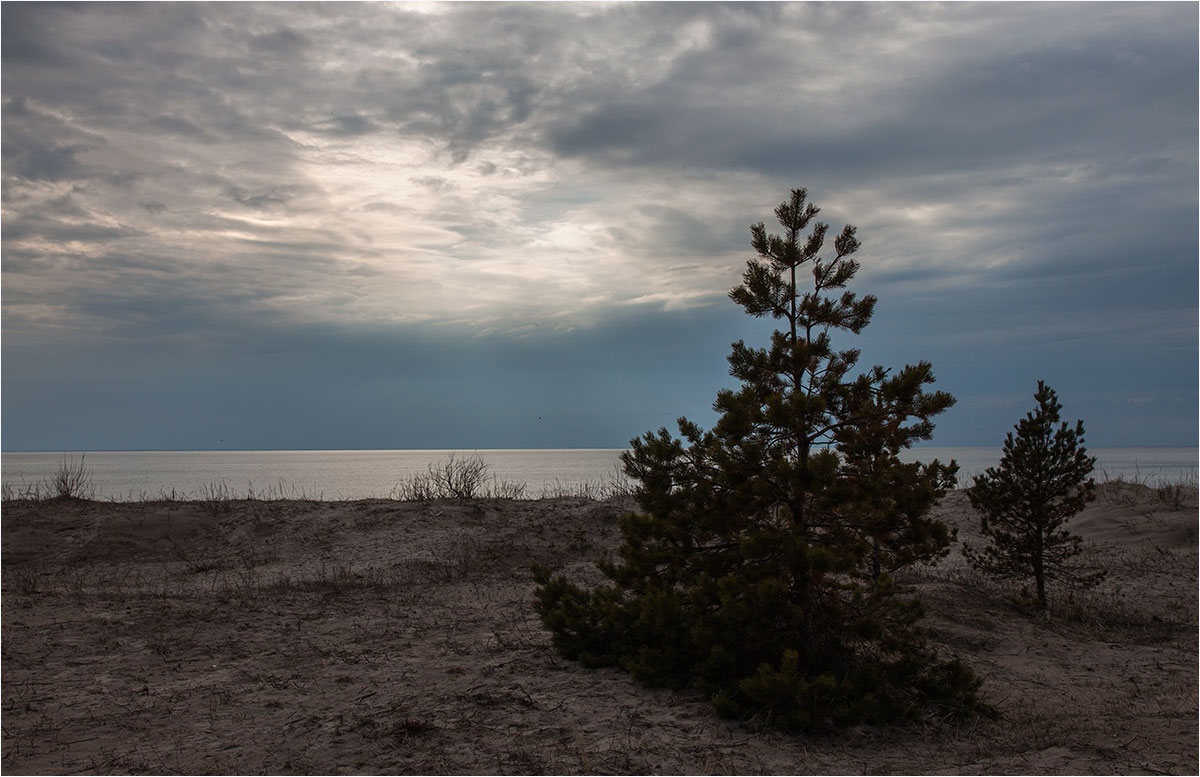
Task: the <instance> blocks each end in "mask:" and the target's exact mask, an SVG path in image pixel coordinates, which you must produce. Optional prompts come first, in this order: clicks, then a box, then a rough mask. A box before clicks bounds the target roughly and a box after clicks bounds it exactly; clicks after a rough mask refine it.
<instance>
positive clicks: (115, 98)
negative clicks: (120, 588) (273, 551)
mask: <svg viewBox="0 0 1200 777" xmlns="http://www.w3.org/2000/svg"><path fill="white" fill-rule="evenodd" d="M0 12H2V14H3V20H2V25H0V31H2V35H3V43H2V47H0V58H2V69H0V78H2V82H3V106H2V109H0V110H2V113H0V119H2V124H3V128H2V152H3V171H2V184H3V188H2V227H0V233H2V234H0V238H2V245H0V276H2V284H0V310H2V320H0V337H2V346H0V362H2V363H0V384H2V385H0V445H2V447H3V449H4V450H6V451H18V450H50V451H96V450H181V449H356V448H383V449H391V448H416V449H425V448H436V449H460V450H465V449H488V448H575V447H581V448H582V447H597V448H619V447H624V446H625V445H627V444H628V441H629V440H630V439H631V438H633V437H636V436H639V435H641V434H642V433H644V432H646V431H649V430H653V429H657V428H659V427H661V426H668V427H670V428H674V420H675V419H676V418H678V417H679V416H681V415H686V416H688V417H689V418H691V419H693V420H694V421H697V422H698V423H700V424H701V425H703V426H711V425H712V424H713V423H714V422H715V420H716V415H715V413H714V412H713V410H712V402H713V399H714V398H715V394H716V392H717V391H718V390H719V389H721V388H723V387H733V386H735V385H736V381H735V380H734V379H733V378H731V377H730V376H729V375H728V364H727V363H726V361H725V357H726V356H727V355H728V353H729V350H730V344H731V343H732V342H734V341H736V340H739V339H744V340H746V342H747V343H748V344H751V345H755V344H762V345H765V344H766V342H767V338H768V336H769V332H770V330H771V328H772V324H773V322H771V321H770V320H769V319H768V320H766V321H763V320H757V319H753V318H750V317H748V316H746V315H745V314H744V313H743V312H742V311H741V309H740V308H738V307H737V306H736V305H734V303H732V302H731V301H730V300H729V299H728V296H727V295H728V291H729V290H730V289H731V288H733V287H734V286H736V285H737V284H738V283H739V282H740V277H741V273H742V271H743V270H744V269H745V263H746V261H747V260H748V259H750V258H751V257H752V256H753V251H752V250H751V248H750V244H749V239H750V232H749V227H750V225H751V224H754V223H756V222H759V221H765V222H767V224H768V227H770V226H771V225H772V219H773V216H772V211H773V209H774V207H775V206H776V205H778V204H779V203H780V202H781V201H783V200H784V199H786V197H787V196H788V193H789V191H790V190H791V189H793V188H800V187H803V188H806V189H807V190H808V192H809V199H810V200H811V201H812V202H815V203H816V204H817V205H819V206H820V207H821V209H822V210H821V216H820V218H821V219H822V220H824V221H826V222H828V223H829V224H830V225H831V229H832V230H833V232H834V233H835V234H836V233H837V232H838V231H840V230H841V227H842V226H843V225H844V224H847V223H851V224H854V225H855V226H856V227H857V228H858V237H859V239H860V240H861V241H862V244H863V245H862V248H861V249H860V250H859V252H858V254H857V255H856V258H858V259H859V260H860V261H861V264H862V269H861V270H860V272H859V274H858V277H857V278H856V279H855V280H854V282H853V284H852V290H854V291H856V292H857V293H859V294H874V295H876V296H877V297H878V298H879V302H878V305H877V306H876V310H875V316H874V319H873V321H872V324H871V326H869V327H868V328H867V329H866V330H864V332H863V333H862V334H861V335H859V336H854V335H849V334H846V335H843V336H841V337H836V338H835V341H834V344H835V346H837V347H845V348H849V347H857V348H861V349H862V353H863V355H862V361H861V363H860V364H861V366H862V368H863V369H864V370H865V369H867V368H869V367H870V366H871V365H874V364H881V365H884V366H887V367H892V368H900V367H902V366H903V365H905V364H910V363H915V362H917V361H920V360H927V361H930V362H932V364H933V369H934V374H935V375H936V376H937V379H938V382H937V384H936V388H938V389H941V390H944V391H948V392H950V393H952V394H953V395H954V396H956V397H957V399H958V402H957V404H956V405H955V406H954V407H953V408H952V409H951V410H949V411H947V412H946V413H945V414H943V415H942V416H940V417H939V418H938V424H937V429H936V431H935V433H934V437H933V440H932V441H931V443H929V444H933V445H943V446H967V445H992V446H999V445H1000V444H1001V442H1002V441H1003V438H1004V435H1005V434H1006V433H1007V432H1008V431H1009V430H1010V429H1011V428H1012V426H1013V424H1014V423H1016V421H1018V420H1019V419H1020V418H1021V417H1022V416H1023V415H1024V414H1025V413H1026V412H1027V411H1029V410H1031V409H1032V408H1033V406H1034V404H1035V402H1034V400H1033V393H1034V391H1035V390H1036V387H1037V381H1038V380H1045V381H1046V382H1048V383H1049V384H1050V385H1051V386H1052V387H1053V388H1054V389H1055V390H1056V391H1057V392H1058V394H1059V398H1060V400H1061V401H1062V403H1063V406H1064V410H1063V414H1064V417H1065V418H1066V419H1067V420H1071V421H1073V420H1074V419H1075V418H1082V419H1083V420H1084V422H1085V427H1086V430H1087V437H1086V439H1087V442H1088V443H1089V444H1090V445H1092V446H1102V447H1106V446H1122V445H1173V446H1195V445H1196V444H1197V429H1198V416H1197V403H1198V395H1197V385H1198V380H1197V376H1198V362H1197V353H1198V334H1197V316H1198V313H1197V310H1198V308H1197V299H1198V294H1197V291H1198V278H1197V256H1198V240H1197V235H1198V218H1197V213H1198V203H1197V192H1198V188H1200V182H1198V178H1197V169H1198V168H1197V147H1198V129H1197V116H1198V105H1197V93H1198V83H1197V68H1198V62H1197V37H1198V25H1197V6H1196V4H1194V3H1144V4H1123V3H1099V4H1090V3H1067V4H1050V3H1046V4H1041V3H1037V4H1009V3H984V4H965V3H964V4H959V3H953V4H948V5H935V4H926V3H915V4H908V3H905V4H889V3H870V4H857V3H833V4H808V3H796V4H791V3H772V4H763V5H759V4H740V3H739V4H723V3H701V4H690V3H666V4H610V3H517V4H506V3H482V4H475V3H370V4H366V3H363V4H360V3H333V4H290V3H267V4H257V3H228V4H215V5H208V4H193V3H179V4H175V3H141V4H128V5H125V4H105V3H79V4H64V5H56V4H50V3H13V2H6V3H4V4H3V6H0Z"/></svg>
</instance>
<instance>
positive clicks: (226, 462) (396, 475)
mask: <svg viewBox="0 0 1200 777" xmlns="http://www.w3.org/2000/svg"><path fill="white" fill-rule="evenodd" d="M1088 452H1089V453H1090V454H1091V455H1093V456H1095V457H1097V459H1098V463H1097V465H1096V470H1095V477H1096V480H1097V482H1104V481H1105V480H1106V479H1108V480H1113V479H1116V478H1117V477H1122V478H1124V479H1125V480H1127V481H1133V480H1136V481H1137V482H1146V483H1148V484H1150V485H1153V484H1155V483H1156V482H1159V481H1166V482H1181V481H1183V482H1189V483H1195V482H1196V475H1197V451H1196V449H1194V448H1089V450H1088ZM450 453H451V452H450V451H437V450H394V451H376V450H370V451H155V452H89V453H87V455H86V456H87V457H86V464H87V468H88V469H89V470H90V471H91V474H92V481H93V483H94V485H95V489H96V498H97V499H140V498H155V497H158V496H160V495H162V494H171V493H172V491H173V492H174V493H175V495H176V496H177V497H179V498H188V497H191V498H199V497H200V496H202V495H203V493H204V492H205V490H206V489H211V488H212V486H214V485H221V486H223V487H225V488H226V489H227V490H228V492H229V493H230V494H231V495H233V496H245V495H247V493H248V492H250V491H253V492H254V493H255V494H257V495H259V496H265V497H288V498H300V497H304V498H309V499H363V498H369V497H387V496H388V495H390V494H391V493H392V490H393V489H394V488H395V487H396V486H397V484H399V483H401V482H402V481H404V480H406V479H407V478H409V477H412V476H413V475H418V474H421V473H424V472H426V468H427V467H428V465H429V464H431V463H440V462H444V461H446V459H447V457H448V456H449V455H450ZM472 453H475V452H474V451H466V452H459V453H458V455H459V456H464V455H471V454H472ZM477 453H478V454H479V455H480V456H482V457H483V459H484V461H485V462H486V463H487V464H488V467H489V475H490V476H494V477H495V478H497V479H499V480H502V481H508V482H513V483H523V484H525V485H526V487H527V495H528V496H530V497H536V496H539V495H540V494H542V493H543V492H545V491H551V492H553V491H556V490H557V491H564V490H570V489H572V488H577V487H580V486H587V485H590V486H592V487H593V488H596V487H601V486H604V485H607V484H609V483H612V482H613V481H614V480H619V479H620V472H619V470H620V455H621V451H620V450H617V449H576V450H483V451H478V452H477ZM1000 453H1001V451H1000V449H999V448H971V447H961V448H946V447H934V446H930V447H924V448H918V449H915V450H910V451H905V452H904V453H903V454H902V455H901V458H903V459H904V460H906V461H929V460H931V459H934V458H937V459H940V460H941V461H943V462H947V461H949V460H950V459H955V460H957V461H958V464H959V485H960V486H967V485H970V481H971V478H972V476H974V475H976V474H979V473H981V472H983V471H984V470H985V469H986V468H988V467H990V466H993V465H995V464H996V463H997V462H998V461H999V459H1000ZM68 455H71V454H68ZM62 457H63V454H62V453H61V452H59V453H4V454H3V455H2V456H0V478H2V479H3V482H4V483H5V484H6V485H10V486H13V487H15V488H17V489H18V490H19V489H20V488H21V487H22V486H28V485H34V484H37V483H40V482H42V481H43V480H46V479H49V478H50V477H51V476H52V474H53V473H54V471H55V470H56V469H57V467H58V465H59V462H60V461H61V460H62ZM75 460H76V461H77V460H78V458H77V456H76V459H75Z"/></svg>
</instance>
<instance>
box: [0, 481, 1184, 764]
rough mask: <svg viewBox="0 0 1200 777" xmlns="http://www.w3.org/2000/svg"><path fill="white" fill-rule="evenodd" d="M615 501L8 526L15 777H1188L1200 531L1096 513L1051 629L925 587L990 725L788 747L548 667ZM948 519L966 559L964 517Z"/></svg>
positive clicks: (89, 518)
mask: <svg viewBox="0 0 1200 777" xmlns="http://www.w3.org/2000/svg"><path fill="white" fill-rule="evenodd" d="M628 506H629V503H628V502H622V501H619V500H616V501H609V502H591V501H586V500H583V499H556V500H540V501H520V502H518V501H503V500H493V501H473V502H452V501H446V502H413V503H402V502H393V501H384V500H373V501H359V502H335V503H328V502H325V503H321V502H302V501H232V502H231V501H210V502H207V503H201V502H188V503H185V502H149V503H136V504H110V503H98V502H81V501H71V502H61V501H60V502H47V501H42V502H8V503H5V504H4V505H3V535H2V538H3V611H2V613H3V641H2V651H3V712H2V720H3V742H2V745H3V752H2V764H0V765H2V767H3V771H4V772H5V773H6V774H24V773H58V774H74V773H156V774H173V773H224V774H248V773H325V774H342V773H349V774H356V773H398V772H399V773H403V772H410V773H411V772H416V773H529V774H533V773H638V774H670V773H692V774H695V773H775V774H798V773H837V774H845V773H907V774H921V773H993V774H1003V773H1025V774H1028V773H1094V774H1109V773H1126V774H1195V773H1197V769H1198V758H1197V748H1198V740H1197V574H1196V573H1197V512H1196V503H1195V494H1194V491H1192V492H1189V493H1188V494H1187V495H1186V498H1185V499H1184V501H1183V504H1177V503H1175V502H1173V501H1172V500H1165V501H1164V499H1163V498H1162V495H1161V494H1158V493H1156V492H1153V491H1151V490H1150V489H1148V488H1145V487H1141V486H1129V485H1121V484H1114V485H1109V486H1106V487H1104V489H1103V491H1102V495H1101V498H1100V499H1099V500H1097V502H1096V503H1095V504H1094V505H1093V506H1092V507H1090V508H1089V509H1088V511H1087V512H1086V513H1084V514H1083V515H1081V516H1079V517H1078V518H1077V519H1076V520H1075V521H1074V528H1075V530H1076V531H1077V533H1079V534H1081V535H1082V536H1083V537H1084V538H1085V539H1087V540H1089V541H1090V542H1091V547H1092V550H1091V551H1090V552H1089V557H1088V559H1087V561H1088V563H1091V564H1095V565H1099V566H1104V567H1107V568H1108V569H1109V570H1110V578H1109V580H1108V582H1107V583H1105V584H1104V585H1103V586H1102V587H1101V588H1099V589H1096V590H1093V591H1091V592H1088V593H1086V594H1081V595H1076V596H1075V597H1074V601H1071V602H1067V601H1065V595H1064V597H1061V598H1060V599H1062V600H1061V601H1060V602H1059V603H1058V604H1057V606H1056V607H1055V610H1054V613H1053V617H1052V618H1051V619H1050V620H1049V622H1047V621H1045V620H1043V619H1040V618H1038V617H1035V616H1033V615H1031V614H1030V613H1028V612H1026V611H1023V610H1021V609H1019V608H1018V607H1016V606H1014V605H1013V604H1012V603H1010V601H1009V595H1010V594H1011V593H1012V592H1011V591H1010V590H1008V589H1006V588H1004V587H1002V586H1000V585H998V584H996V583H992V582H990V581H988V580H985V579H982V578H980V577H979V576H978V575H977V574H975V573H973V572H971V571H970V570H968V569H967V568H966V567H965V566H964V565H963V563H962V561H961V558H959V557H958V556H957V554H955V555H954V556H952V557H951V558H949V559H947V560H946V561H944V562H943V563H942V564H941V565H939V567H937V568H936V569H933V570H926V571H921V572H919V573H916V574H913V575H912V576H911V579H910V581H909V582H912V583H914V584H916V585H917V586H918V587H919V588H920V589H921V592H922V594H923V596H924V598H925V599H926V601H927V603H928V605H929V610H930V613H931V615H930V618H929V619H928V620H927V624H928V627H929V629H930V631H931V634H932V638H933V640H934V641H935V642H936V643H937V644H939V645H941V646H942V647H943V648H944V649H945V650H946V651H947V652H951V653H957V654H959V655H961V656H962V657H963V658H964V659H965V660H966V661H967V662H968V663H969V664H970V665H971V666H973V667H974V668H975V669H976V671H977V672H979V673H980V674H981V675H983V677H984V678H985V682H986V684H985V687H984V693H985V698H986V700H987V701H988V702H990V703H991V704H992V705H994V706H995V707H996V708H998V709H999V710H1000V712H1001V713H1002V716H1001V717H1000V718H999V719H997V720H976V721H973V722H970V723H966V724H947V723H940V722H937V721H929V722H926V723H924V724H920V725H912V726H908V727H904V728H900V729H892V730H877V729H872V728H859V729H855V730H853V731H850V732H848V733H845V734H843V735H838V736H836V737H830V736H825V737H805V738H797V737H789V736H786V735H782V734H779V733H775V732H770V731H765V732H764V731H759V730H755V729H754V728H752V727H748V726H745V725H740V724H735V723H729V722H726V721H722V720H720V719H718V718H717V717H716V716H715V715H714V714H713V712H712V710H711V707H710V706H709V705H708V703H707V702H706V701H705V700H704V699H703V698H700V697H699V696H698V695H697V694H694V693H687V692H685V693H671V692H667V691H661V690H651V689H646V688H643V687H640V686H638V685H635V684H634V683H633V682H632V681H631V680H630V679H629V678H628V676H627V675H625V674H622V673H620V672H617V671H611V670H610V671H592V670H585V669H582V668H580V667H579V666H577V665H575V664H572V663H570V662H567V661H564V660H562V659H561V658H559V657H558V656H557V655H556V654H555V653H554V652H553V651H552V650H551V649H550V647H549V639H548V636H547V634H546V632H545V631H544V630H543V629H542V627H541V624H540V623H539V622H538V620H537V618H536V615H534V613H533V612H532V610H531V608H530V597H531V592H532V588H533V586H532V582H531V580H530V578H529V573H528V565H529V562H530V561H539V562H541V563H546V564H549V565H551V566H554V567H557V568H564V569H567V570H569V571H570V572H571V573H572V574H574V575H576V576H579V577H583V578H587V577H588V576H594V574H595V573H594V570H593V569H592V567H591V565H590V561H591V560H592V559H594V558H595V557H597V556H598V555H599V553H600V551H601V550H602V549H604V548H612V547H615V545H616V542H617V533H616V528H615V519H616V517H617V515H618V514H619V513H620V512H621V511H622V510H623V509H626V508H627V507H628ZM939 513H940V516H941V517H942V519H943V520H946V521H947V522H948V523H950V524H952V525H956V526H959V527H960V530H961V532H962V536H963V537H964V538H968V539H969V538H970V536H971V535H972V534H973V533H975V528H976V519H975V518H974V516H973V514H972V513H971V511H970V508H969V506H968V505H967V503H966V499H965V496H964V495H963V494H962V493H953V494H951V495H950V496H949V497H948V498H947V500H946V501H945V502H944V503H943V505H942V506H941V507H940V508H939Z"/></svg>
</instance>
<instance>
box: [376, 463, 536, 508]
mask: <svg viewBox="0 0 1200 777" xmlns="http://www.w3.org/2000/svg"><path fill="white" fill-rule="evenodd" d="M489 474H490V473H489V467H488V464H487V462H485V461H484V460H483V457H482V456H480V455H479V454H477V453H476V454H472V455H471V456H467V457H460V456H459V455H458V454H457V453H451V454H450V455H449V457H447V458H446V460H445V461H442V462H430V464H429V466H428V468H427V471H426V472H424V473H421V474H417V475H413V476H411V477H409V478H408V479H407V480H405V481H403V482H401V483H400V484H399V485H397V486H396V487H395V488H394V489H392V498H393V499H398V500H400V501H402V502H426V501H429V500H432V499H475V498H488V499H521V498H523V497H524V496H525V490H526V487H525V484H524V483H512V482H509V481H507V480H500V479H498V478H495V477H490V476H489Z"/></svg>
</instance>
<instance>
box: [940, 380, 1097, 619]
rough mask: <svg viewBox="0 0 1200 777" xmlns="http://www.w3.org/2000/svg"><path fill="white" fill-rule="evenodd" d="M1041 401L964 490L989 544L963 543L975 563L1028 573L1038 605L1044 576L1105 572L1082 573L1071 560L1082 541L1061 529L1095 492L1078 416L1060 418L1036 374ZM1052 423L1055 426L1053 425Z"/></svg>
mask: <svg viewBox="0 0 1200 777" xmlns="http://www.w3.org/2000/svg"><path fill="white" fill-rule="evenodd" d="M1034 399H1036V400H1037V403H1038V406H1037V408H1036V409H1035V410H1033V411H1031V412H1029V413H1027V414H1026V416H1025V418H1023V419H1021V421H1020V422H1018V423H1017V424H1016V426H1014V427H1013V428H1014V429H1016V432H1017V434H1016V436H1015V437H1014V436H1013V433H1012V432H1009V433H1008V436H1007V437H1006V438H1005V440H1004V453H1003V455H1002V456H1001V458H1000V465H999V467H989V468H988V469H987V470H986V471H985V472H984V474H982V475H978V476H976V478H975V481H974V485H973V486H972V487H971V488H970V490H969V491H968V495H969V496H970V500H971V506H972V507H974V508H975V509H976V510H978V511H979V512H980V513H982V518H983V520H982V524H983V533H984V534H985V535H986V536H987V537H988V538H989V540H990V544H988V545H987V546H986V547H984V548H983V550H982V551H976V550H975V549H974V548H972V547H970V546H969V545H967V544H965V543H964V545H963V553H964V555H965V556H966V557H967V560H968V561H970V562H971V563H972V564H973V565H974V566H975V567H977V568H978V569H981V570H983V571H985V572H988V573H990V574H994V575H997V576H999V577H1006V578H1024V579H1029V578H1033V581H1034V583H1035V585H1036V587H1037V600H1038V605H1039V606H1040V607H1041V608H1042V609H1043V610H1044V609H1046V606H1047V600H1046V581H1047V580H1066V581H1069V582H1071V583H1073V584H1075V585H1078V586H1091V585H1095V584H1096V583H1099V582H1100V581H1101V580H1103V579H1104V573H1103V572H1093V573H1090V574H1085V573H1081V572H1079V571H1077V570H1076V569H1074V568H1073V567H1072V565H1071V564H1070V561H1071V559H1073V558H1074V557H1075V556H1078V555H1079V554H1080V552H1082V547H1081V542H1082V541H1081V540H1080V538H1079V537H1076V536H1073V535H1072V534H1071V533H1070V532H1069V531H1067V529H1066V528H1065V526H1066V523H1067V521H1068V519H1070V518H1071V516H1073V515H1075V514H1076V513H1078V512H1079V511H1080V510H1082V509H1083V508H1084V507H1085V506H1086V505H1087V503H1088V502H1090V501H1091V500H1093V499H1095V498H1096V493H1095V489H1096V483H1095V481H1094V480H1093V479H1092V478H1091V473H1092V468H1093V467H1094V466H1095V464H1096V460H1095V459H1094V458H1092V457H1090V456H1088V455H1087V449H1086V448H1084V447H1083V421H1076V422H1075V428H1074V429H1072V428H1070V427H1069V426H1068V425H1067V424H1066V423H1065V422H1064V423H1063V424H1062V425H1061V426H1057V425H1058V423H1059V411H1060V410H1062V405H1061V404H1060V403H1059V401H1058V395H1057V394H1055V393H1054V390H1053V389H1052V388H1050V387H1049V386H1047V385H1046V384H1045V383H1043V382H1042V381H1040V380H1039V381H1038V388H1037V393H1036V394H1034ZM1056 426H1057V428H1056Z"/></svg>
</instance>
